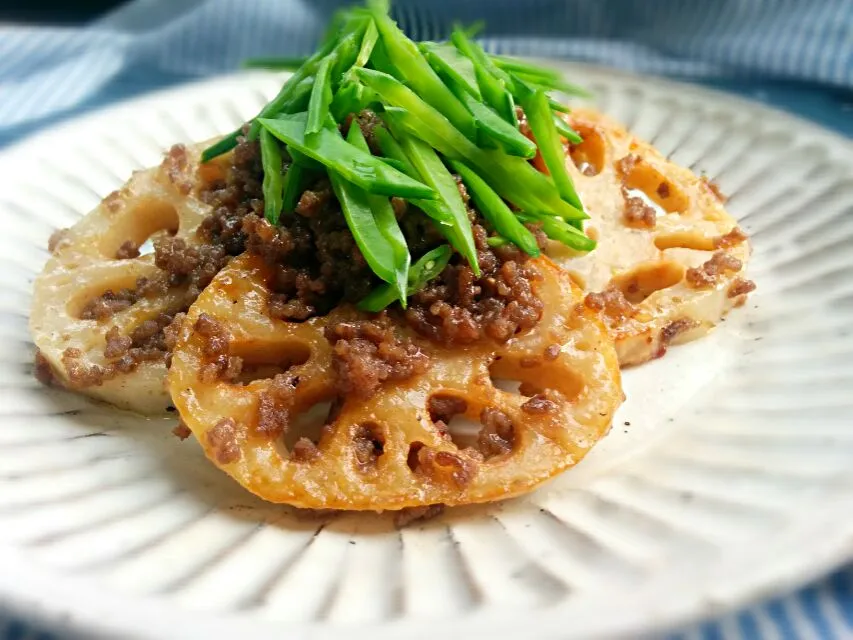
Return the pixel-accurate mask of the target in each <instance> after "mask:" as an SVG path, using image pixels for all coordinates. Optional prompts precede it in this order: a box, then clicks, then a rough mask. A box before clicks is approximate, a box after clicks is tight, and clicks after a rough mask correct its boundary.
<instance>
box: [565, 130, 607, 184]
mask: <svg viewBox="0 0 853 640" xmlns="http://www.w3.org/2000/svg"><path fill="white" fill-rule="evenodd" d="M573 126H574V129H575V131H577V132H578V134H580V136H581V137H582V138H583V142H579V143H578V144H572V145H569V157H571V159H572V162H574V163H575V166H576V167H577V168H578V171H580V172H581V173H582V174H583V175H585V176H597V175H598V174H599V173H601V170H602V169H603V168H604V160H605V144H604V137H603V136H602V135H601V132H599V130H598V129H597V128H596V127H591V126H589V125H583V124H574V125H573Z"/></svg>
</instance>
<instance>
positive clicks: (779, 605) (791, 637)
mask: <svg viewBox="0 0 853 640" xmlns="http://www.w3.org/2000/svg"><path fill="white" fill-rule="evenodd" d="M766 607H767V613H768V615H769V616H770V619H771V620H772V621H773V624H774V625H775V626H776V629H777V630H778V631H779V634H780V635H781V636H782V640H802V639H801V638H798V637H797V634H796V633H795V632H794V625H793V624H792V623H791V618H790V617H789V616H788V612H787V611H785V608H784V604H783V600H782V599H781V598H777V599H775V600H772V601H771V602H769V603H768V604H767V605H766Z"/></svg>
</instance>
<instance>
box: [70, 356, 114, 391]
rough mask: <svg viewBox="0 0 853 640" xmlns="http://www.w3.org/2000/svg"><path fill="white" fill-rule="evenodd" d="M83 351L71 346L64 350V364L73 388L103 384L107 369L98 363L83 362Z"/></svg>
mask: <svg viewBox="0 0 853 640" xmlns="http://www.w3.org/2000/svg"><path fill="white" fill-rule="evenodd" d="M82 359H83V352H82V351H81V350H80V349H77V348H75V347H69V348H67V349H66V350H65V351H63V352H62V357H61V360H62V366H63V367H64V368H65V372H66V374H67V375H68V382H69V386H70V387H71V388H83V387H92V386H99V385H101V384H103V382H104V377H105V375H106V371H105V369H104V367H102V366H100V365H97V364H87V363H85V362H82Z"/></svg>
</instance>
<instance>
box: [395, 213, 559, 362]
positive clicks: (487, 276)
mask: <svg viewBox="0 0 853 640" xmlns="http://www.w3.org/2000/svg"><path fill="white" fill-rule="evenodd" d="M474 238H475V241H476V243H477V248H478V256H479V263H480V269H481V271H482V273H481V276H480V277H479V278H477V277H476V276H474V272H473V270H472V269H471V267H470V266H468V265H467V264H458V263H457V264H452V263H451V264H449V265H448V266H447V267H446V268H445V269H444V271H443V272H442V273H441V275H440V276H439V277H438V278H436V279H435V280H432V281H431V282H430V283H428V284H427V286H426V287H424V289H422V290H421V291H419V292H418V293H416V294H415V295H414V296H413V297H412V298H411V300H410V305H409V309H407V310H406V320H407V322H408V323H409V325H410V326H411V327H412V328H413V329H415V331H417V332H418V333H420V334H421V335H424V336H426V337H428V338H430V339H431V340H434V341H435V342H438V343H441V344H445V345H454V344H470V343H472V342H476V341H478V340H481V339H484V338H487V339H492V340H495V341H497V342H506V341H507V340H509V339H510V338H511V337H512V336H513V335H515V334H516V333H520V332H521V331H524V330H528V329H531V328H533V327H534V326H536V324H537V323H538V322H539V319H540V317H541V315H542V309H543V304H542V300H541V299H540V298H539V297H538V296H537V295H536V293H535V292H534V290H533V283H534V282H535V281H536V279H537V275H536V273H535V272H534V271H533V270H531V269H529V268H528V267H527V266H526V265H525V264H524V262H525V261H526V260H527V257H526V255H525V254H523V253H521V252H520V251H518V250H516V249H514V248H513V247H509V246H504V247H498V248H496V249H494V250H492V249H490V248H489V247H488V245H487V243H486V233H485V229H484V228H483V227H482V226H480V225H475V226H474Z"/></svg>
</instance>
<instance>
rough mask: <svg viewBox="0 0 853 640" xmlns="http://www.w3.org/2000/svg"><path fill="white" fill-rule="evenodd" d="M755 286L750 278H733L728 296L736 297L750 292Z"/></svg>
mask: <svg viewBox="0 0 853 640" xmlns="http://www.w3.org/2000/svg"><path fill="white" fill-rule="evenodd" d="M755 288H756V287H755V283H754V282H753V281H752V280H746V279H744V278H735V281H734V282H732V286H731V287H729V292H728V297H729V298H737V297H738V296H743V295H746V294H747V293H752V292H753V291H755Z"/></svg>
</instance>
